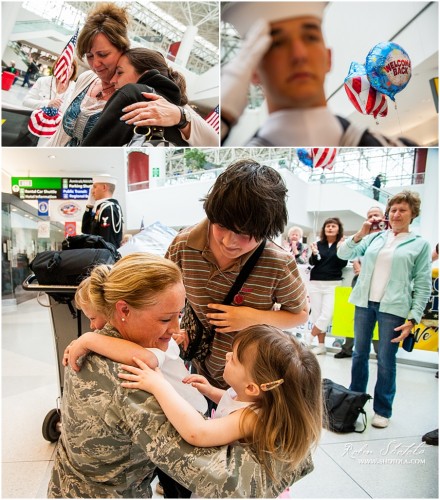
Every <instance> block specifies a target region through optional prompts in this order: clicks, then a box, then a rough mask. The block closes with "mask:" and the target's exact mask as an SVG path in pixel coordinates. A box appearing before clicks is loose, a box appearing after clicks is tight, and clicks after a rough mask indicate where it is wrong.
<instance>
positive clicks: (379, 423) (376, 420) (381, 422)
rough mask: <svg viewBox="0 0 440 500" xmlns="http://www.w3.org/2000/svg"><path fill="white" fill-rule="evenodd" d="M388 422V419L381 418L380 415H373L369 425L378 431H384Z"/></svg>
mask: <svg viewBox="0 0 440 500" xmlns="http://www.w3.org/2000/svg"><path fill="white" fill-rule="evenodd" d="M389 422H390V419H389V418H386V417H382V415H378V414H377V413H375V414H374V417H373V420H372V421H371V425H372V426H373V427H378V428H379V429H385V427H388V424H389Z"/></svg>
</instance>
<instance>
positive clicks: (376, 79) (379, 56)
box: [365, 42, 411, 101]
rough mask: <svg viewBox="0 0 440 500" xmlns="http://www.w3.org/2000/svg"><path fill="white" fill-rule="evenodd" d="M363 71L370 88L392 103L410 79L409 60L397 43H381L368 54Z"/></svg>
mask: <svg viewBox="0 0 440 500" xmlns="http://www.w3.org/2000/svg"><path fill="white" fill-rule="evenodd" d="M365 69H366V71H367V76H368V80H369V81H370V84H371V86H372V87H373V88H375V89H376V90H377V91H378V92H382V94H385V95H387V96H389V97H390V98H391V100H393V101H394V100H395V99H394V96H395V95H396V94H397V93H398V92H401V91H402V90H403V89H404V88H405V87H406V86H407V85H408V82H409V80H410V78H411V59H410V58H409V55H408V54H407V53H406V51H405V50H404V49H403V48H402V47H401V46H400V45H397V43H394V42H381V43H378V44H377V45H375V46H374V47H373V48H372V49H371V50H370V52H369V53H368V55H367V59H366V62H365Z"/></svg>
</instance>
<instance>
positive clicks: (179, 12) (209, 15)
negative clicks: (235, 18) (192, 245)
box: [68, 0, 219, 48]
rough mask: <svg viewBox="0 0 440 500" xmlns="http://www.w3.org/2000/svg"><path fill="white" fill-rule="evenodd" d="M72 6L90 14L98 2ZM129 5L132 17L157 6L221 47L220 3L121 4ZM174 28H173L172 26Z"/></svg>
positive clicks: (144, 0)
mask: <svg viewBox="0 0 440 500" xmlns="http://www.w3.org/2000/svg"><path fill="white" fill-rule="evenodd" d="M68 3H69V4H70V5H72V6H74V7H76V8H78V9H80V10H81V11H83V12H88V11H89V10H90V9H91V8H92V6H94V5H95V4H96V2H81V1H80V2H68ZM119 3H121V4H128V6H129V11H130V13H131V14H132V16H134V17H137V14H138V13H139V12H142V11H143V12H144V13H145V14H147V13H148V8H149V6H150V5H151V4H154V5H156V6H157V7H159V8H160V9H162V10H163V11H164V12H166V13H167V14H168V15H170V16H171V17H173V18H174V19H176V20H177V21H178V22H179V23H182V24H183V25H185V26H197V28H198V35H199V36H200V37H202V38H204V39H205V40H207V41H208V42H210V43H211V44H212V45H214V46H215V47H217V48H218V47H219V28H218V26H219V3H218V2H206V1H204V2H200V1H198V2H182V1H179V2H175V1H169V2H150V1H147V0H141V1H135V2H119ZM171 27H172V26H171Z"/></svg>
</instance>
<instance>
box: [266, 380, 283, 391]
mask: <svg viewBox="0 0 440 500" xmlns="http://www.w3.org/2000/svg"><path fill="white" fill-rule="evenodd" d="M283 382H284V379H283V378H279V379H278V380H274V381H273V382H266V383H265V384H260V387H261V390H262V391H271V390H272V389H275V387H278V386H279V385H281V384H282V383H283Z"/></svg>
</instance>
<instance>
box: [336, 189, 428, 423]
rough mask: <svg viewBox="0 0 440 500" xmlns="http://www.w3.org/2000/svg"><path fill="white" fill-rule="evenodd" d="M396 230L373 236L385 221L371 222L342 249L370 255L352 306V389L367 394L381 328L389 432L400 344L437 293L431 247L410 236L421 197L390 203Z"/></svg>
mask: <svg viewBox="0 0 440 500" xmlns="http://www.w3.org/2000/svg"><path fill="white" fill-rule="evenodd" d="M386 213H387V214H388V218H389V226H390V229H387V230H384V231H380V232H375V233H373V234H371V230H372V226H373V225H376V224H378V223H380V222H381V221H380V220H373V221H371V220H366V221H365V222H364V223H363V225H362V227H361V229H360V230H359V231H358V232H357V233H356V234H355V235H354V236H352V237H350V238H348V239H347V240H346V241H345V242H344V243H343V244H342V245H341V247H340V248H339V250H338V257H340V258H341V259H350V260H351V259H355V258H356V257H360V256H364V257H363V261H362V272H361V273H360V275H359V278H358V281H357V283H356V286H355V287H354V288H353V291H352V293H351V295H350V299H349V301H350V302H351V303H352V304H355V306H356V309H355V318H354V337H355V340H354V353H353V363H352V367H351V385H350V389H351V390H353V391H358V392H366V390H367V383H368V360H369V355H370V344H371V339H372V337H373V330H374V326H375V324H376V322H377V323H378V325H379V352H378V354H377V365H378V369H377V382H376V386H375V388H374V401H373V409H374V417H373V421H372V425H373V426H374V427H379V428H385V427H388V424H389V419H390V417H391V414H392V405H393V400H394V396H395V394H396V354H397V349H398V347H399V342H400V341H402V340H404V339H405V338H406V337H408V335H409V334H410V332H411V329H412V328H413V327H414V325H416V324H417V323H419V322H420V319H421V317H422V313H423V310H424V308H425V305H426V303H427V301H428V299H429V295H430V292H431V251H430V248H429V243H428V242H427V241H426V240H424V239H423V238H422V237H420V236H419V235H416V234H414V233H413V232H411V231H410V229H409V226H410V224H411V222H412V221H413V220H414V219H415V218H416V217H417V216H418V215H419V214H420V198H419V195H418V194H417V193H415V192H411V191H402V192H401V193H398V194H396V195H394V196H393V197H392V198H390V199H389V200H388V204H387V208H386Z"/></svg>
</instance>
